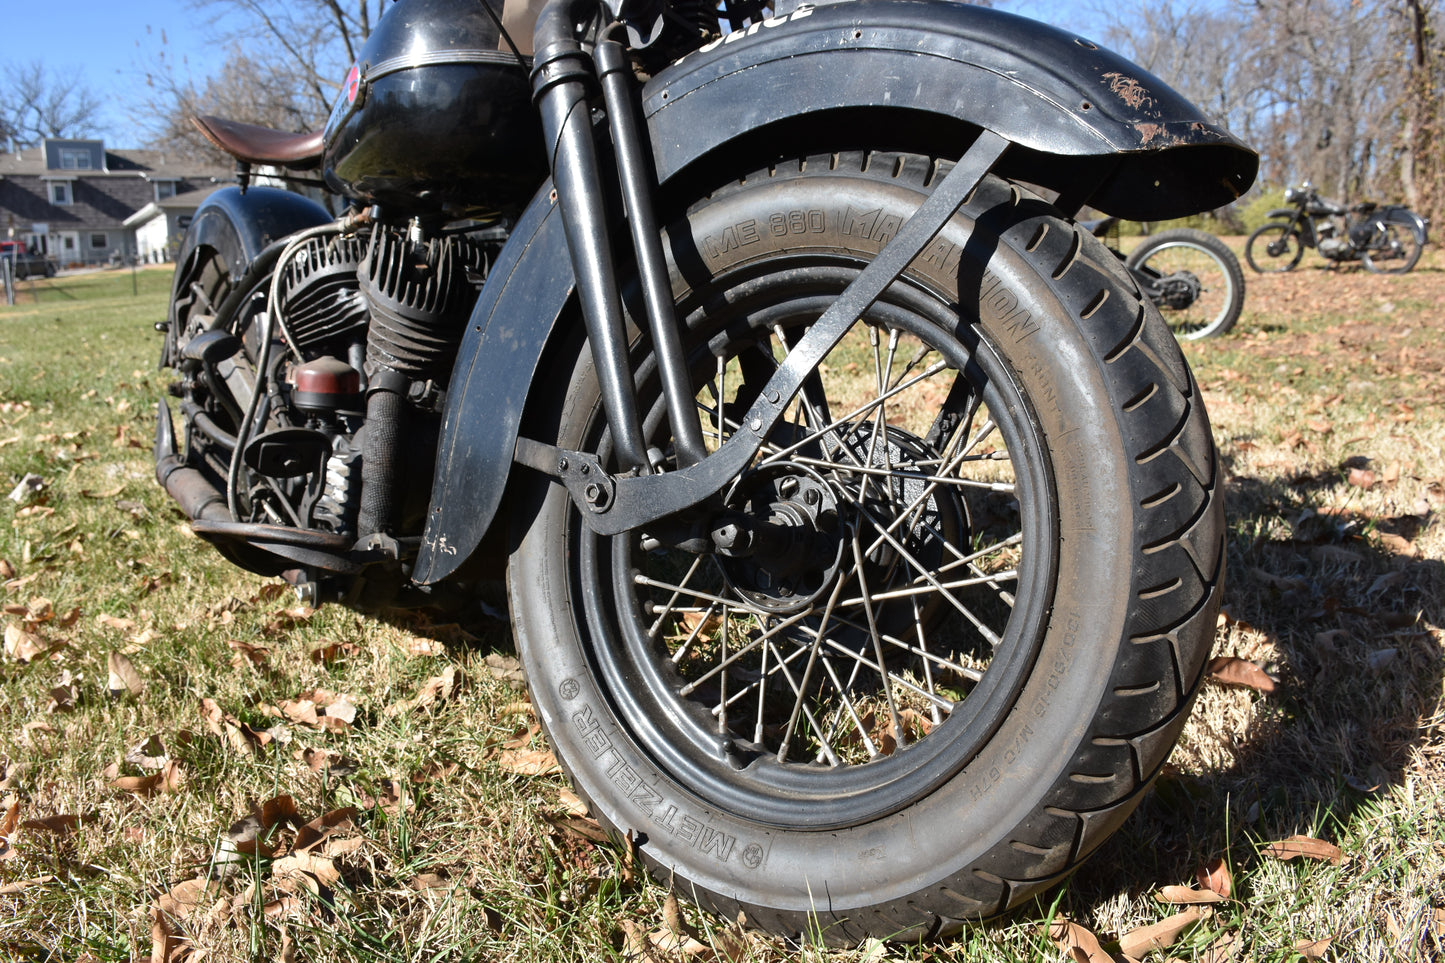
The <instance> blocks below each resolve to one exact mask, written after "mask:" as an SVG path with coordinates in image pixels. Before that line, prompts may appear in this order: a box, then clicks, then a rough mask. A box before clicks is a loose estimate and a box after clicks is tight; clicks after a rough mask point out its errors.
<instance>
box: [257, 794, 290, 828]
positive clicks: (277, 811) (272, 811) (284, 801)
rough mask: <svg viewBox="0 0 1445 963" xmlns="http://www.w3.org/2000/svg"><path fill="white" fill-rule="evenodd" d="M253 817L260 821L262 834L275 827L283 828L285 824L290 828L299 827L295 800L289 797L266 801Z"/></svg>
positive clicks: (278, 797)
mask: <svg viewBox="0 0 1445 963" xmlns="http://www.w3.org/2000/svg"><path fill="white" fill-rule="evenodd" d="M255 815H256V818H258V819H259V820H260V821H261V831H262V832H263V833H269V832H271V830H273V829H275V828H276V827H277V826H285V825H286V824H287V823H289V824H291V825H292V826H299V825H301V820H300V817H299V816H297V813H296V800H295V799H293V798H291V797H290V796H277V797H275V798H274V799H268V800H266V802H264V803H262V804H261V808H260V809H258V810H256V812H255Z"/></svg>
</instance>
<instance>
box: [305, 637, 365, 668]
mask: <svg viewBox="0 0 1445 963" xmlns="http://www.w3.org/2000/svg"><path fill="white" fill-rule="evenodd" d="M360 651H361V646H359V645H357V644H356V643H355V642H332V643H330V644H328V645H323V646H322V647H321V648H319V649H312V650H311V661H312V662H315V663H316V664H317V665H331V664H332V663H333V662H336V661H338V660H340V659H343V658H346V657H347V656H352V655H356V654H357V653H359V652H360Z"/></svg>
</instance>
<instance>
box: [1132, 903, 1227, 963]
mask: <svg viewBox="0 0 1445 963" xmlns="http://www.w3.org/2000/svg"><path fill="white" fill-rule="evenodd" d="M1209 912H1210V911H1209V909H1208V908H1207V907H1206V908H1204V909H1200V908H1197V907H1191V908H1189V909H1187V910H1185V911H1184V912H1182V913H1175V914H1174V915H1173V916H1169V917H1166V918H1164V919H1162V920H1160V921H1159V922H1157V923H1151V924H1150V925H1148V926H1140V927H1138V928H1137V929H1132V930H1130V931H1129V932H1127V933H1125V934H1124V935H1123V936H1121V937H1119V950H1120V951H1121V952H1122V953H1123V954H1124V955H1125V956H1132V957H1135V958H1136V959H1137V958H1139V957H1142V956H1143V955H1144V954H1145V953H1148V952H1149V951H1150V950H1155V949H1163V948H1164V947H1167V946H1172V945H1173V944H1174V941H1175V940H1177V939H1179V935H1180V934H1181V933H1183V932H1184V931H1185V930H1187V929H1189V927H1191V926H1193V925H1194V924H1195V923H1197V922H1199V921H1200V920H1202V919H1204V918H1205V916H1207V915H1208V914H1209Z"/></svg>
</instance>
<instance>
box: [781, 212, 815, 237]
mask: <svg viewBox="0 0 1445 963" xmlns="http://www.w3.org/2000/svg"><path fill="white" fill-rule="evenodd" d="M827 229H828V215H827V214H826V213H824V212H823V211H819V210H807V211H788V212H787V213H786V214H785V213H783V212H782V211H779V212H778V213H776V214H774V215H773V216H772V217H770V218H768V233H770V234H772V235H773V237H787V236H788V235H789V234H822V233H823V232H824V231H826V230H827Z"/></svg>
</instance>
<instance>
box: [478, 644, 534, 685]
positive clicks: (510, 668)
mask: <svg viewBox="0 0 1445 963" xmlns="http://www.w3.org/2000/svg"><path fill="white" fill-rule="evenodd" d="M486 663H487V671H488V672H489V673H491V675H492V677H493V678H496V679H500V680H501V681H503V682H505V683H507V684H508V685H509V686H511V687H512V688H514V689H520V688H523V687H525V686H526V684H527V677H526V675H525V674H523V672H522V663H521V662H519V661H518V660H517V658H516V657H515V656H510V655H502V654H501V653H500V652H493V653H492V654H491V655H489V656H487V659H486Z"/></svg>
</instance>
